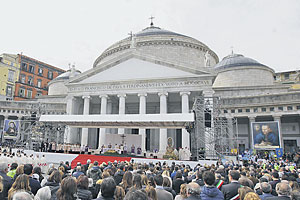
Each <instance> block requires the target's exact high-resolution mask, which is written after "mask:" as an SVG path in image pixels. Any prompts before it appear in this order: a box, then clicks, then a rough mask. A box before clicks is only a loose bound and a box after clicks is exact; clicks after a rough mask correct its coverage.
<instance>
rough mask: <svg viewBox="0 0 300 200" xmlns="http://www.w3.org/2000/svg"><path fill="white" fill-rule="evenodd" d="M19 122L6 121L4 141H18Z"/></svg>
mask: <svg viewBox="0 0 300 200" xmlns="http://www.w3.org/2000/svg"><path fill="white" fill-rule="evenodd" d="M19 125H20V121H19V120H11V119H6V120H5V121H4V127H3V136H4V139H17V136H18V133H19Z"/></svg>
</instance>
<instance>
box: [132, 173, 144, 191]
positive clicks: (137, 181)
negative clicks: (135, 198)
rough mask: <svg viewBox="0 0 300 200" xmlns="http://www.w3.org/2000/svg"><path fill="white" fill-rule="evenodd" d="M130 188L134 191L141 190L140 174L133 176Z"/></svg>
mask: <svg viewBox="0 0 300 200" xmlns="http://www.w3.org/2000/svg"><path fill="white" fill-rule="evenodd" d="M132 187H133V188H134V189H136V190H140V189H142V177H141V175H140V174H134V175H133V181H132Z"/></svg>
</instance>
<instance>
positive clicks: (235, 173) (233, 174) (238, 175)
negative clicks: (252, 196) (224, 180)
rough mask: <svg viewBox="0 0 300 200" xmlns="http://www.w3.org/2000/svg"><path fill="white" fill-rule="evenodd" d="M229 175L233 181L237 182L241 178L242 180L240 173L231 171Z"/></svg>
mask: <svg viewBox="0 0 300 200" xmlns="http://www.w3.org/2000/svg"><path fill="white" fill-rule="evenodd" d="M229 175H230V176H231V178H232V179H233V180H235V181H238V180H239V178H240V173H239V172H238V171H236V170H231V171H230V172H229Z"/></svg>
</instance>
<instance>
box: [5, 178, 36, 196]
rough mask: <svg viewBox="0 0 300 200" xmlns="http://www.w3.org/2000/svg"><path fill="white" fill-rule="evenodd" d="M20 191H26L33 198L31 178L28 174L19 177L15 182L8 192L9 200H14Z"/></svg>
mask: <svg viewBox="0 0 300 200" xmlns="http://www.w3.org/2000/svg"><path fill="white" fill-rule="evenodd" d="M19 191H25V192H27V193H28V194H30V195H32V197H33V194H32V192H31V188H30V186H29V176H28V175H26V174H21V175H19V176H18V177H17V179H16V180H15V182H14V183H13V184H12V186H11V188H10V189H9V191H8V200H12V199H13V196H14V194H15V193H16V192H19Z"/></svg>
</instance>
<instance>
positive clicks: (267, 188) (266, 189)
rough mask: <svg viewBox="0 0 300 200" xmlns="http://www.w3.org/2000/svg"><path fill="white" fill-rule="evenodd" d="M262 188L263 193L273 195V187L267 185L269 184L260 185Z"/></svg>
mask: <svg viewBox="0 0 300 200" xmlns="http://www.w3.org/2000/svg"><path fill="white" fill-rule="evenodd" d="M260 188H261V190H262V191H263V193H271V191H272V186H271V184H269V183H267V182H263V183H261V184H260Z"/></svg>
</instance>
